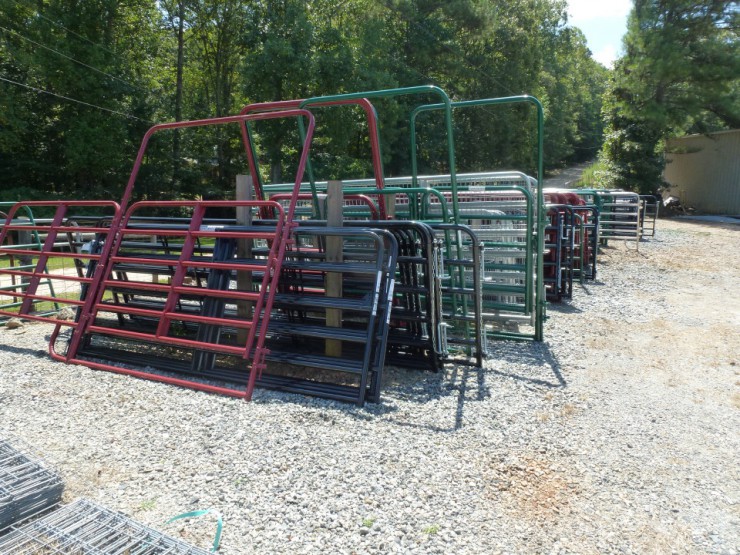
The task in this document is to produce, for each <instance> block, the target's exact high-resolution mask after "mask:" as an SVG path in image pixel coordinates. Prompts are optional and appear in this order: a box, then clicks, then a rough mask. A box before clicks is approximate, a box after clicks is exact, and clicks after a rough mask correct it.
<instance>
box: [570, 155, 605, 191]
mask: <svg viewBox="0 0 740 555" xmlns="http://www.w3.org/2000/svg"><path fill="white" fill-rule="evenodd" d="M605 171H606V168H605V167H604V165H603V164H602V163H601V162H599V161H597V162H594V163H593V164H591V165H590V166H589V167H587V168H586V169H585V170H583V174H582V175H581V179H579V180H578V182H577V183H576V187H579V188H587V189H593V188H600V187H602V186H603V179H602V175H603V173H604V172H605Z"/></svg>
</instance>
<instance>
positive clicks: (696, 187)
mask: <svg viewBox="0 0 740 555" xmlns="http://www.w3.org/2000/svg"><path fill="white" fill-rule="evenodd" d="M665 160H666V167H665V172H664V179H665V180H666V181H667V182H668V183H669V184H670V185H671V194H672V195H673V196H677V197H678V198H679V199H681V203H682V204H683V205H684V206H690V207H693V208H696V209H697V210H699V211H701V212H706V213H708V214H728V215H736V214H740V129H734V130H732V131H721V132H719V133H711V134H708V135H689V136H686V137H678V138H675V139H670V140H669V141H668V142H667V144H666V153H665Z"/></svg>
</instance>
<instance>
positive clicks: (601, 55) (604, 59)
mask: <svg viewBox="0 0 740 555" xmlns="http://www.w3.org/2000/svg"><path fill="white" fill-rule="evenodd" d="M592 57H593V59H594V60H596V61H597V62H599V63H600V64H604V65H605V66H606V67H612V66H614V60H616V59H617V58H618V57H619V55H618V52H617V47H616V46H614V45H613V44H607V45H606V46H604V47H603V48H601V49H600V50H599V51H598V52H594V54H593V56H592Z"/></svg>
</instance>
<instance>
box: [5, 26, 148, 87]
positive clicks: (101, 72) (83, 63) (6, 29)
mask: <svg viewBox="0 0 740 555" xmlns="http://www.w3.org/2000/svg"><path fill="white" fill-rule="evenodd" d="M0 29H2V30H3V31H5V32H6V33H11V34H13V35H15V36H17V37H19V38H20V39H22V40H25V41H27V42H30V43H31V44H33V45H35V46H39V47H41V48H43V49H45V50H48V51H49V52H53V53H54V54H57V55H58V56H61V57H62V58H65V59H67V60H69V61H71V62H74V63H76V64H79V65H81V66H83V67H86V68H88V69H91V70H93V71H96V72H97V73H100V74H101V75H105V76H106V77H110V78H111V79H115V80H116V81H119V82H121V83H123V84H125V85H128V86H129V87H131V88H133V89H136V90H139V91H142V92H148V91H146V90H145V89H142V88H141V87H137V86H136V85H133V84H132V83H129V82H128V81H126V80H125V79H121V78H120V77H116V76H115V75H111V74H110V73H108V72H106V71H103V70H102V69H98V68H97V67H95V66H91V65H90V64H86V63H85V62H81V61H80V60H77V59H75V58H73V57H71V56H68V55H67V54H65V53H64V52H59V50H55V49H54V48H52V47H50V46H46V45H45V44H41V43H40V42H37V41H35V40H33V39H29V38H28V37H26V36H24V35H21V34H20V33H19V32H18V31H14V30H13V29H8V28H7V27H3V26H2V25H0Z"/></svg>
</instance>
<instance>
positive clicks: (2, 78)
mask: <svg viewBox="0 0 740 555" xmlns="http://www.w3.org/2000/svg"><path fill="white" fill-rule="evenodd" d="M0 81H5V82H6V83H10V84H12V85H16V86H18V87H23V88H25V89H29V90H32V91H35V92H37V93H41V94H48V95H51V96H56V97H57V98H61V99H63V100H67V101H69V102H76V103H77V104H82V105H83V106H89V107H91V108H97V109H98V110H103V111H104V112H110V113H111V114H116V115H118V116H123V117H125V118H129V119H135V120H138V121H143V122H144V123H149V124H152V125H153V124H154V122H151V121H148V120H145V119H141V118H138V117H136V116H133V115H131V114H126V113H125V112H119V111H117V110H111V109H110V108H104V107H103V106H97V105H96V104H90V103H89V102H84V101H82V100H77V99H76V98H70V97H69V96H64V95H61V94H57V93H53V92H51V91H47V90H44V89H38V88H36V87H32V86H31V85H28V84H26V83H19V82H18V81H13V80H11V79H6V78H5V77H0Z"/></svg>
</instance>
